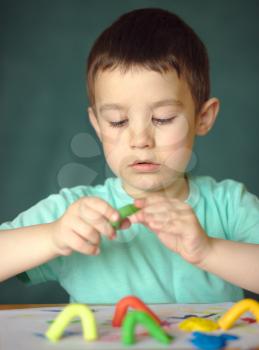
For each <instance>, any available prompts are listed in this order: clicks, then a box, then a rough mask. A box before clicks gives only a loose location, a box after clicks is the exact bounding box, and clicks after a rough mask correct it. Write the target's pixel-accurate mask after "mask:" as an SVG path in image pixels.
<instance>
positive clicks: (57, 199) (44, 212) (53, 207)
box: [0, 189, 77, 285]
mask: <svg viewBox="0 0 259 350" xmlns="http://www.w3.org/2000/svg"><path fill="white" fill-rule="evenodd" d="M76 199H77V196H75V195H73V193H72V192H71V191H70V190H68V189H63V190H61V191H60V192H59V194H52V195H50V196H49V197H47V198H45V199H43V200H41V201H40V202H38V203H37V204H36V205H34V206H32V207H31V208H29V209H28V210H26V211H24V212H22V213H20V214H19V215H18V216H17V217H16V218H15V219H14V220H12V221H8V222H5V223H3V224H1V225H0V230H10V229H15V228H19V227H26V226H31V225H37V224H44V223H49V222H52V221H55V220H57V219H58V218H59V217H60V216H62V215H63V213H64V212H65V211H66V209H67V208H68V206H69V205H70V204H71V203H72V202H73V201H75V200H76ZM63 259H64V258H63V257H57V258H55V259H53V260H50V261H49V262H47V263H45V264H42V265H40V266H38V267H35V268H33V269H31V270H28V271H26V272H23V273H21V274H19V275H17V278H18V279H19V280H21V281H22V282H24V283H26V284H29V285H30V284H37V283H41V282H45V281H53V280H54V281H58V280H59V277H60V276H61V274H62V266H63Z"/></svg>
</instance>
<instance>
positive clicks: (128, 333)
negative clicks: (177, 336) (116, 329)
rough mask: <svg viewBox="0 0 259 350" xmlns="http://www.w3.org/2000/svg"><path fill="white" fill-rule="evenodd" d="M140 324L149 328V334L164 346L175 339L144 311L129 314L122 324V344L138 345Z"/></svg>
mask: <svg viewBox="0 0 259 350" xmlns="http://www.w3.org/2000/svg"><path fill="white" fill-rule="evenodd" d="M138 324H142V325H143V326H145V327H146V328H147V330H148V331H149V334H150V335H151V336H152V337H154V338H155V339H156V340H158V341H159V342H161V343H163V344H170V343H171V342H172V340H173V337H172V336H171V335H169V334H167V333H166V332H165V331H164V329H163V328H161V326H160V325H159V324H158V323H157V322H156V321H154V320H153V318H152V317H151V316H150V315H148V314H147V313H146V312H143V311H133V312H129V313H128V314H127V315H126V317H125V318H124V320H123V323H122V342H123V344H124V345H132V344H135V343H136V337H135V329H136V327H137V325H138Z"/></svg>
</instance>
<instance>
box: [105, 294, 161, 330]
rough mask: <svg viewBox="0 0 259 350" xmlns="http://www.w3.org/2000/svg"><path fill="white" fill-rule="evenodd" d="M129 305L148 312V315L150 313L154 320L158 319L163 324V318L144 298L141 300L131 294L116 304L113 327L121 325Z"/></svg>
mask: <svg viewBox="0 0 259 350" xmlns="http://www.w3.org/2000/svg"><path fill="white" fill-rule="evenodd" d="M129 307H132V308H134V309H136V310H139V311H144V312H146V313H147V314H148V315H150V316H151V317H152V318H153V319H154V321H156V322H157V323H158V324H161V320H160V319H159V318H158V316H157V315H156V314H155V313H154V312H153V311H152V310H151V309H150V308H149V307H148V306H147V305H146V304H145V303H143V301H142V300H140V299H139V298H137V297H134V296H131V295H129V296H127V297H125V298H123V299H121V300H120V301H119V302H118V303H117V304H116V308H115V314H114V316H113V320H112V326H113V327H121V324H122V321H123V319H124V317H125V315H126V313H127V311H128V308H129Z"/></svg>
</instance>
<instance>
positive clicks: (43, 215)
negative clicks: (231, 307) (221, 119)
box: [0, 175, 259, 303]
mask: <svg viewBox="0 0 259 350" xmlns="http://www.w3.org/2000/svg"><path fill="white" fill-rule="evenodd" d="M188 181H189V188H190V193H189V197H188V199H187V200H186V202H187V203H188V204H189V205H190V206H191V207H192V208H193V210H194V212H195V214H196V216H197V218H198V219H199V222H200V224H201V226H202V227H203V229H204V230H205V232H206V233H207V234H208V235H209V236H211V237H217V238H222V239H227V240H234V241H239V242H248V243H256V244H258V243H259V199H258V198H257V197H256V196H255V195H253V194H252V193H250V192H248V191H247V189H246V187H245V186H244V185H243V184H242V183H240V182H237V181H234V180H229V179H227V180H224V181H220V182H217V181H216V180H214V179H213V178H212V177H209V176H190V175H188ZM82 196H97V197H100V198H102V199H104V200H105V201H107V202H108V203H110V204H111V205H112V206H113V207H114V208H120V207H121V206H124V205H126V204H129V203H132V202H133V198H132V197H130V196H129V195H128V194H127V193H126V192H125V190H124V189H123V187H122V183H121V180H120V179H119V178H108V179H107V180H106V181H105V183H104V184H103V185H97V186H77V187H74V188H70V189H68V188H64V189H62V190H61V191H60V192H59V194H52V195H50V196H49V197H47V198H46V199H43V200H41V201H40V202H39V203H37V204H36V205H34V206H33V207H31V208H30V209H28V210H27V211H25V212H22V213H21V214H20V215H18V216H17V217H16V218H15V219H14V220H13V221H11V222H6V223H3V224H2V225H1V226H0V229H2V230H4V229H12V228H17V227H21V226H29V225H34V224H41V223H48V222H52V221H54V220H56V219H57V218H59V217H60V216H61V215H62V214H63V213H64V211H65V210H66V209H67V208H68V206H69V205H70V204H71V203H73V202H74V201H76V200H77V199H79V198H80V197H82ZM26 275H27V276H26ZM26 275H25V274H24V275H23V276H26V277H28V278H27V282H26V283H28V284H36V283H40V282H44V281H49V280H56V281H58V282H59V283H60V285H61V286H62V287H63V288H64V289H65V290H66V291H67V292H68V294H69V295H70V301H71V302H78V303H117V302H118V300H119V299H121V298H122V297H124V296H126V295H135V296H137V297H139V298H141V299H142V300H143V301H144V302H147V303H214V302H225V301H237V300H239V299H242V298H243V296H244V295H243V290H242V289H241V288H239V287H237V286H234V285H232V284H230V283H228V282H226V281H224V280H222V279H221V278H219V277H217V276H216V275H214V274H211V273H208V272H205V271H203V270H201V269H199V268H197V267H195V266H193V265H192V264H190V263H188V262H186V261H185V260H184V259H182V258H181V257H180V256H179V255H178V254H176V253H174V252H172V251H170V250H169V249H168V248H166V247H165V246H164V245H163V244H162V243H161V242H160V241H159V239H158V238H157V237H156V235H155V234H154V233H152V231H150V230H149V229H148V228H146V227H145V226H144V225H142V224H134V225H132V226H131V227H130V228H129V229H127V230H119V231H117V238H116V239H115V240H113V241H110V240H108V239H107V238H106V237H105V236H102V240H101V253H100V255H98V256H87V255H83V254H79V253H73V254H72V255H70V256H65V257H63V256H61V257H58V258H55V259H53V260H51V261H49V262H48V263H45V264H43V265H40V266H38V267H36V268H33V269H31V270H29V271H26Z"/></svg>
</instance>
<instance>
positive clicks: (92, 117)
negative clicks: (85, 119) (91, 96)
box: [88, 107, 102, 142]
mask: <svg viewBox="0 0 259 350" xmlns="http://www.w3.org/2000/svg"><path fill="white" fill-rule="evenodd" d="M88 115H89V119H90V123H91V124H92V127H93V128H94V130H95V132H96V134H97V136H98V138H99V140H100V141H101V142H102V136H101V131H100V126H99V123H98V119H97V116H96V115H95V113H94V110H93V108H92V107H88Z"/></svg>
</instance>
